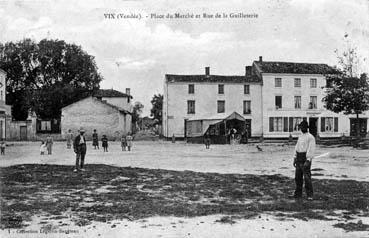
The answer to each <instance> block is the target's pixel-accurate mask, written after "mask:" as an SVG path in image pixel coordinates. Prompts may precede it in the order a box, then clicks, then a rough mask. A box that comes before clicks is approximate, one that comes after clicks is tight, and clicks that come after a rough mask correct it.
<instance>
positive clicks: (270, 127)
mask: <svg viewBox="0 0 369 238" xmlns="http://www.w3.org/2000/svg"><path fill="white" fill-rule="evenodd" d="M273 123H274V118H273V117H269V131H270V132H273V131H274V127H273Z"/></svg>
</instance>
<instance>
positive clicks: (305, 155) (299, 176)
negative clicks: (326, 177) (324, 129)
mask: <svg viewBox="0 0 369 238" xmlns="http://www.w3.org/2000/svg"><path fill="white" fill-rule="evenodd" d="M308 128H309V125H308V123H307V121H302V122H301V123H300V130H301V132H302V134H301V135H300V136H299V138H298V140H297V144H296V147H295V154H294V159H293V166H294V167H295V168H296V171H295V182H296V190H295V193H294V195H293V197H294V198H301V197H302V185H303V183H304V180H305V191H306V195H307V199H308V200H310V201H311V200H313V184H312V182H311V161H312V159H313V157H314V153H315V138H314V136H313V135H311V134H310V133H309V132H308Z"/></svg>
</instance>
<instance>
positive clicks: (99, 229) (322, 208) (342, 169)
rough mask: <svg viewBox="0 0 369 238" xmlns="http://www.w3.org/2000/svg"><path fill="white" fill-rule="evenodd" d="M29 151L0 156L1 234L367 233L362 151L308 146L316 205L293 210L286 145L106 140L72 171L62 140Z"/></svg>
mask: <svg viewBox="0 0 369 238" xmlns="http://www.w3.org/2000/svg"><path fill="white" fill-rule="evenodd" d="M38 146H39V143H13V144H11V145H9V146H8V147H7V149H6V155H5V156H2V157H0V159H1V160H0V162H1V163H0V167H2V168H1V170H0V171H1V193H2V196H1V210H2V213H1V216H2V220H1V227H2V228H6V227H8V228H12V229H10V230H1V231H0V236H1V237H39V236H42V235H45V234H44V233H45V232H46V233H47V232H48V234H47V235H46V236H47V237H100V236H101V237H120V234H126V235H127V236H129V237H225V236H229V235H230V234H231V235H232V237H244V236H245V233H246V234H248V235H249V236H250V237H296V236H300V237H338V236H339V237H365V236H369V233H368V231H369V226H368V225H367V224H368V223H369V219H368V199H367V196H366V195H365V194H368V191H369V189H368V181H369V176H368V175H369V173H368V172H369V169H368V167H369V163H368V162H369V156H368V154H369V153H368V152H369V151H368V150H354V149H352V148H350V147H337V148H335V147H319V146H318V148H317V153H316V154H317V155H320V154H324V153H327V152H329V154H328V156H326V157H321V158H317V159H316V160H314V162H313V166H312V170H313V179H314V180H315V181H314V182H313V183H314V186H315V188H316V195H317V199H316V200H315V201H314V202H313V203H306V202H305V201H303V202H302V204H303V205H299V203H297V202H295V201H290V200H288V198H287V195H288V194H287V193H290V192H292V191H293V186H294V185H293V179H291V178H292V177H293V172H294V170H293V167H292V164H291V162H292V161H291V155H292V152H293V146H292V145H291V146H289V145H287V144H259V146H260V147H261V148H262V149H263V151H261V152H260V151H258V150H257V148H256V147H255V145H232V146H230V145H212V146H211V149H210V150H206V149H205V148H204V146H203V145H197V144H185V143H178V142H177V143H175V144H172V143H169V142H160V141H157V142H135V144H134V147H133V151H131V152H122V151H121V149H120V147H119V143H115V142H112V143H110V147H109V152H107V153H104V152H103V151H102V150H101V149H100V150H93V149H92V148H91V146H90V147H89V148H88V153H87V156H86V162H87V164H88V165H87V171H86V172H85V173H84V174H82V175H78V174H77V175H76V174H74V173H72V169H73V164H74V153H73V151H71V150H67V149H66V148H65V144H64V143H62V142H56V143H55V146H54V151H53V155H44V156H41V155H39V152H38ZM134 167H137V168H134ZM140 168H141V169H140ZM143 168H145V169H143ZM153 169H154V170H153ZM186 170H191V171H195V172H190V171H186ZM117 179H118V180H119V181H120V182H119V183H118V182H117ZM122 179H123V180H124V181H123V180H122ZM216 181H218V182H216ZM122 184H123V185H122ZM122 194H124V197H125V199H123V200H122ZM137 198H141V199H137ZM142 198H143V199H142ZM150 204H151V205H150ZM155 204H156V205H155ZM150 207H152V209H150ZM161 207H164V208H163V209H162V208H161ZM122 208H124V209H126V208H127V209H126V210H125V212H124V213H123V212H119V209H122ZM90 210H91V211H90ZM92 211H93V212H92ZM96 211H97V212H96ZM32 215H33V216H32ZM204 215H206V216H204ZM173 216H174V217H173ZM17 224H18V225H19V226H18V228H17V229H13V228H16V227H17ZM22 224H23V225H24V224H26V225H27V226H25V227H24V226H22ZM22 227H23V228H22ZM200 227H201V228H200ZM22 229H23V230H22ZM22 231H25V232H22ZM301 232H303V233H301Z"/></svg>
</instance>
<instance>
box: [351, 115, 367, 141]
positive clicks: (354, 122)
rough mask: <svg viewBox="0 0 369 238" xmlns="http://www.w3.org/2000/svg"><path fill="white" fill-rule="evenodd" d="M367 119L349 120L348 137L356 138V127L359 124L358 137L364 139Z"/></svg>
mask: <svg viewBox="0 0 369 238" xmlns="http://www.w3.org/2000/svg"><path fill="white" fill-rule="evenodd" d="M367 123H368V122H367V118H359V120H358V119H357V118H350V136H356V135H357V132H356V126H357V124H359V125H358V126H359V129H360V136H361V137H365V136H366V130H367Z"/></svg>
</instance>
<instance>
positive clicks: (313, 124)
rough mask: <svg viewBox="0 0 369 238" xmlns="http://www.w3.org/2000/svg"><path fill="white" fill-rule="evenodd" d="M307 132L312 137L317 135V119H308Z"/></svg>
mask: <svg viewBox="0 0 369 238" xmlns="http://www.w3.org/2000/svg"><path fill="white" fill-rule="evenodd" d="M309 132H310V134H312V135H313V136H314V137H316V135H317V134H318V118H316V117H310V118H309Z"/></svg>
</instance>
